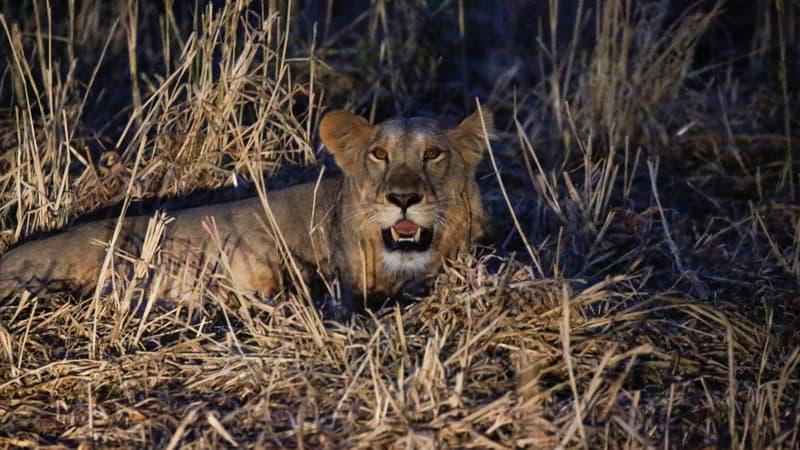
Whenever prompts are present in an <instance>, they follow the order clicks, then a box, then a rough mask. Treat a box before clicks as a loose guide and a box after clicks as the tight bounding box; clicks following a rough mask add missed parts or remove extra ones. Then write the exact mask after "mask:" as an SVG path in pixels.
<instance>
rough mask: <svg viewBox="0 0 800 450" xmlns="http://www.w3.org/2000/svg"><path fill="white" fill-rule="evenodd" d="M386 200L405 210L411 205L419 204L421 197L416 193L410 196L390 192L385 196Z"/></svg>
mask: <svg viewBox="0 0 800 450" xmlns="http://www.w3.org/2000/svg"><path fill="white" fill-rule="evenodd" d="M386 199H387V200H389V201H390V202H392V203H394V204H395V205H397V206H399V207H400V208H402V209H407V208H409V207H411V206H412V205H416V204H417V203H419V202H421V201H422V195H421V194H417V193H416V192H415V193H412V194H396V193H394V192H392V193H389V194H386Z"/></svg>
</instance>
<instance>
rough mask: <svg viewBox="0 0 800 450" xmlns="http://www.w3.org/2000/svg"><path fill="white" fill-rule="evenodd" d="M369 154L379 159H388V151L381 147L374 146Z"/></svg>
mask: <svg viewBox="0 0 800 450" xmlns="http://www.w3.org/2000/svg"><path fill="white" fill-rule="evenodd" d="M369 154H370V156H372V157H373V158H375V159H377V160H379V161H386V160H387V159H389V152H387V151H386V149H385V148H383V147H375V148H373V149H372V151H371V152H369Z"/></svg>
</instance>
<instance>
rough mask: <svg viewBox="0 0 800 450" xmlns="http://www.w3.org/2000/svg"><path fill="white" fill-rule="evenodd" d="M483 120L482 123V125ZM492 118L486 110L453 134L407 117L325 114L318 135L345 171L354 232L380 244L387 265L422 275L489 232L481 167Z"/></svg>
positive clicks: (393, 270)
mask: <svg viewBox="0 0 800 450" xmlns="http://www.w3.org/2000/svg"><path fill="white" fill-rule="evenodd" d="M481 119H483V120H481ZM492 132H493V121H492V115H491V113H490V112H489V111H488V110H486V109H481V110H478V111H476V112H475V113H473V114H472V115H471V116H469V117H467V118H466V119H465V120H464V121H463V122H461V124H460V125H459V126H458V127H456V128H454V129H443V128H441V127H440V126H438V125H437V124H436V122H434V121H433V120H430V119H425V118H404V119H394V120H388V121H386V122H382V123H380V124H377V125H371V124H370V123H369V122H367V120H365V119H364V118H362V117H360V116H357V115H354V114H351V113H349V112H346V111H334V112H331V113H329V114H327V115H326V116H325V117H324V118H323V120H322V123H321V124H320V136H321V138H322V141H323V143H324V144H325V146H326V147H327V148H328V150H329V151H330V152H331V153H332V154H333V156H334V158H335V160H336V163H337V165H339V167H340V168H341V169H342V171H343V172H344V174H345V180H346V184H347V186H348V189H347V191H348V192H349V193H350V196H352V197H353V198H351V199H345V202H347V203H348V207H349V212H348V213H347V214H346V220H350V221H351V223H352V226H353V230H354V231H356V230H358V232H359V233H360V235H361V236H362V239H366V240H369V241H372V242H379V243H380V245H382V249H381V257H382V260H383V266H384V268H385V269H386V270H387V271H388V272H390V273H393V274H395V275H405V276H406V277H409V276H412V277H413V276H416V275H419V274H422V273H428V272H429V271H430V270H432V269H433V266H438V263H439V262H440V261H441V259H442V257H453V256H455V252H456V251H458V250H459V248H463V247H465V246H466V245H468V244H469V243H470V242H472V241H474V240H475V239H477V238H478V237H480V234H481V233H482V229H483V223H482V222H483V208H482V206H481V201H480V193H479V192H478V188H477V184H476V182H475V169H476V166H477V165H478V162H479V161H480V159H481V156H482V154H483V149H484V147H485V142H486V137H487V135H491V133H492Z"/></svg>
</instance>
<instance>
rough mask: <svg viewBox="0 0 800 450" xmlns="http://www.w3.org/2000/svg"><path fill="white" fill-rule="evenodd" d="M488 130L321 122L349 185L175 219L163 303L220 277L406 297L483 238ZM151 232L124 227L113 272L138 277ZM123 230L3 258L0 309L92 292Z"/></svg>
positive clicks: (256, 285) (414, 122)
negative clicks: (46, 294) (296, 276)
mask: <svg viewBox="0 0 800 450" xmlns="http://www.w3.org/2000/svg"><path fill="white" fill-rule="evenodd" d="M481 112H482V117H483V123H482V122H481ZM484 126H485V129H484ZM492 127H493V125H492V116H491V113H490V112H488V111H487V110H485V109H483V110H479V111H476V112H475V113H473V114H472V115H471V116H469V117H467V118H466V119H465V120H464V121H463V122H462V123H461V124H460V125H459V126H458V127H457V128H454V129H442V128H440V127H439V126H438V125H436V123H434V122H433V121H431V120H429V119H424V118H405V119H394V120H389V121H386V122H383V123H380V124H377V125H371V124H370V123H369V122H368V121H367V120H365V119H364V118H362V117H360V116H357V115H354V114H351V113H349V112H346V111H334V112H331V113H329V114H327V115H325V117H324V118H323V120H322V122H321V123H320V137H321V139H322V142H323V143H324V144H325V147H327V149H328V151H329V152H331V153H332V154H333V156H334V159H335V161H336V164H337V165H338V166H339V167H340V168H341V170H342V172H343V173H344V176H343V177H338V178H328V179H323V180H322V181H320V182H318V183H307V184H301V185H297V186H293V187H290V188H287V189H283V190H280V191H274V192H270V193H269V194H268V196H267V201H266V205H267V206H268V207H267V208H265V207H264V204H263V203H262V201H261V200H260V199H259V198H258V197H256V198H252V199H247V200H242V201H236V202H232V203H224V204H215V205H209V206H202V207H196V208H191V209H186V210H182V211H178V212H176V213H175V214H174V220H173V221H172V222H171V223H169V224H168V225H167V231H166V234H165V237H164V239H163V240H162V242H161V253H160V254H159V260H160V262H159V263H158V266H159V267H161V268H166V269H167V270H166V273H169V274H170V275H169V277H168V278H167V280H166V281H163V283H162V285H161V286H160V289H161V293H162V295H164V296H168V297H170V298H177V297H180V296H181V295H184V294H186V293H189V292H191V291H192V289H193V287H194V288H196V284H197V280H198V279H202V276H201V274H207V273H209V272H214V271H217V272H219V273H222V274H224V275H226V276H224V277H219V276H217V277H213V279H214V283H223V284H226V285H227V286H228V287H229V288H232V289H238V290H240V291H244V292H250V293H259V294H262V295H270V294H274V293H276V292H277V291H279V290H281V289H282V288H283V287H284V284H287V283H288V282H289V280H288V279H287V277H286V276H284V274H285V273H286V272H285V271H284V270H282V268H286V267H292V268H294V269H295V273H297V272H299V273H301V274H302V276H303V277H304V278H306V281H308V280H309V279H310V278H313V277H320V278H322V279H323V281H327V282H331V281H333V280H338V283H339V286H341V287H344V288H345V289H349V290H350V291H351V292H360V293H364V294H366V293H369V294H381V295H393V294H396V293H398V292H400V291H401V290H402V289H403V288H404V286H407V285H409V284H410V283H415V282H418V281H420V280H422V279H424V278H425V277H426V276H428V275H430V274H432V273H434V272H435V271H436V270H437V269H438V268H439V267H440V265H441V263H442V260H443V259H444V258H452V257H454V256H455V255H456V253H457V252H458V251H459V250H463V249H465V248H466V247H468V245H469V244H470V243H471V242H473V241H474V240H475V239H477V238H479V237H480V236H481V234H482V231H483V220H484V213H483V207H482V205H481V200H480V194H479V192H478V186H477V184H476V182H475V175H474V173H475V168H476V166H477V164H478V162H479V161H480V159H481V155H482V153H483V148H484V142H485V138H486V136H485V134H484V132H486V133H492V129H493V128H492ZM268 212H269V214H267V213H268ZM268 217H270V218H271V219H270V220H268ZM210 218H213V221H212V220H211V219H210ZM148 221H149V218H148V217H128V218H125V219H124V221H123V222H122V226H121V229H120V233H119V234H118V235H117V238H116V241H115V248H116V249H117V250H121V251H122V252H123V253H124V252H127V255H128V257H121V256H115V259H114V268H115V269H116V270H117V271H120V270H122V271H123V273H125V271H128V272H130V271H131V269H132V268H133V267H134V266H133V264H135V259H136V258H132V257H130V255H139V254H140V252H141V248H142V241H143V239H144V237H145V234H146V231H147V224H148ZM116 225H117V220H116V219H110V220H104V221H98V222H90V223H86V224H82V225H79V226H76V227H74V228H72V229H70V230H69V231H67V232H64V233H61V234H57V235H54V236H52V237H49V238H45V239H41V240H37V241H32V242H28V243H26V244H24V245H21V246H19V247H17V248H15V249H13V250H11V251H9V252H7V253H6V254H4V255H2V256H1V257H0V298H5V297H7V296H9V295H11V294H13V293H14V292H18V291H20V290H21V289H23V288H27V289H30V290H33V291H37V290H41V289H46V288H47V287H48V285H50V283H52V282H58V284H59V285H63V284H67V285H68V286H69V287H70V288H71V289H78V290H85V289H86V288H91V287H92V286H94V285H96V283H97V279H98V275H99V273H100V270H101V267H102V266H103V263H104V260H105V259H106V253H107V251H108V247H107V245H102V244H101V243H108V242H109V241H111V239H112V236H113V235H114V228H115V226H116ZM210 234H213V235H215V236H217V237H218V239H210V237H209V236H210ZM287 259H288V261H287ZM209 269H211V270H209ZM206 278H208V277H206ZM220 279H222V280H223V281H220ZM294 281H297V280H294ZM209 283H210V282H209ZM211 284H213V283H211Z"/></svg>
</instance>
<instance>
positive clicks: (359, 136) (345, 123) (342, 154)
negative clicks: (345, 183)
mask: <svg viewBox="0 0 800 450" xmlns="http://www.w3.org/2000/svg"><path fill="white" fill-rule="evenodd" d="M371 135H372V125H370V124H369V122H367V120H366V119H365V118H363V117H361V116H358V115H356V114H353V113H350V112H347V111H343V110H339V111H332V112H329V113H328V114H326V115H325V117H323V118H322V122H321V123H320V124H319V137H320V138H321V139H322V143H323V144H325V147H326V148H327V149H328V151H329V152H331V154H332V155H333V157H334V158H335V159H336V164H338V165H339V167H341V168H342V170H343V171H344V172H345V173H348V172H349V170H350V168H351V167H352V166H353V164H354V163H355V161H356V156H357V155H356V154H357V151H356V150H357V147H358V146H360V145H365V144H366V142H367V140H368V139H369V137H370V136H371Z"/></svg>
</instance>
